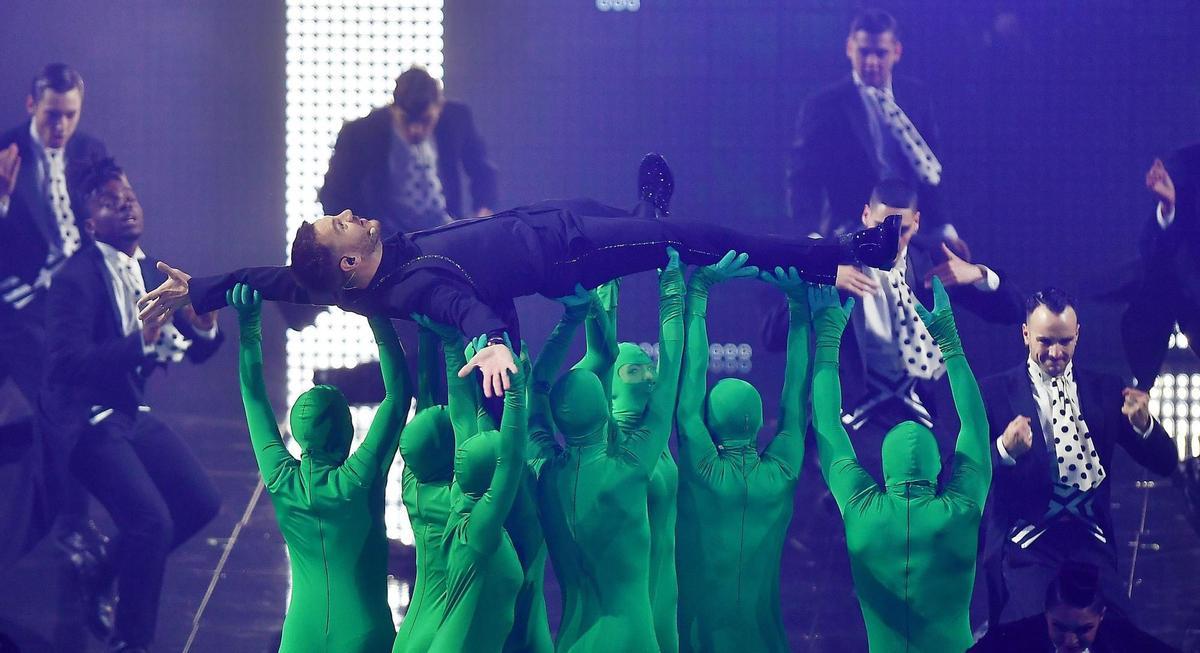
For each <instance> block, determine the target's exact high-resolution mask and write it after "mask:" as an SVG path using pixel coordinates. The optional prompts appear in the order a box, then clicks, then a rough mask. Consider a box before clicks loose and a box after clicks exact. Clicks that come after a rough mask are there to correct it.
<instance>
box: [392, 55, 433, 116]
mask: <svg viewBox="0 0 1200 653" xmlns="http://www.w3.org/2000/svg"><path fill="white" fill-rule="evenodd" d="M392 101H393V102H395V103H396V106H398V107H400V110H401V111H403V112H404V115H406V116H409V117H413V118H415V117H419V116H421V115H422V114H424V113H425V111H426V110H427V109H429V106H430V105H432V104H437V103H438V102H441V101H442V84H441V82H439V81H438V80H436V79H434V78H433V76H432V75H430V74H429V73H428V72H426V71H425V69H424V68H421V67H420V66H413V67H412V68H409V69H408V70H406V71H404V72H402V73H400V76H399V77H397V78H396V90H394V91H392Z"/></svg>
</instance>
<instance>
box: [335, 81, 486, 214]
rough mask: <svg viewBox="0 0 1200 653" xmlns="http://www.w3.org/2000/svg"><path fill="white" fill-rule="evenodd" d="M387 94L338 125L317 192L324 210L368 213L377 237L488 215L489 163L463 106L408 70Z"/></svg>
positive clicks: (436, 82)
mask: <svg viewBox="0 0 1200 653" xmlns="http://www.w3.org/2000/svg"><path fill="white" fill-rule="evenodd" d="M392 97H393V99H394V103H393V104H391V105H388V106H386V107H383V108H380V109H376V110H374V111H372V112H371V113H370V114H368V115H367V116H365V117H363V118H359V119H358V120H353V121H350V122H348V123H346V124H345V125H344V126H343V127H342V131H341V132H340V133H339V134H338V137H337V142H336V143H335V144H334V146H333V157H332V158H331V159H330V160H329V170H328V172H326V173H325V185H324V187H322V188H321V192H320V195H319V197H320V199H321V206H322V208H323V209H324V211H325V213H326V214H328V215H337V214H339V213H341V212H342V211H345V210H346V209H349V210H350V212H351V213H354V214H355V215H369V216H372V217H374V218H377V219H378V220H379V221H380V223H381V225H382V227H383V235H384V236H390V235H392V234H394V233H400V232H408V231H418V230H420V229H428V228H430V227H436V226H438V225H440V224H445V223H446V222H447V221H449V220H450V219H457V218H474V217H479V216H484V215H488V214H489V213H491V212H492V209H493V208H495V207H496V192H497V191H496V166H495V165H493V164H492V162H491V161H489V160H488V156H487V147H486V145H485V144H484V142H483V138H482V137H481V136H480V135H479V131H478V130H477V129H476V128H475V121H474V119H473V118H472V117H471V110H470V109H469V108H468V107H467V105H465V104H462V103H460V102H452V101H448V100H446V99H445V98H444V97H443V95H442V87H441V83H440V82H438V81H437V80H436V79H434V78H433V77H431V76H430V75H429V73H427V72H425V70H424V69H422V68H416V67H414V68H409V69H408V70H406V71H404V72H403V73H402V74H401V75H400V77H399V78H397V79H396V89H395V91H394V92H393V94H392ZM431 135H432V137H433V138H430V136H431ZM464 172H465V173H466V176H467V179H468V180H469V182H470V188H469V190H470V196H471V203H470V204H469V205H465V206H469V207H470V210H469V211H466V210H464V208H465V206H464V204H463V180H462V175H463V173H464Z"/></svg>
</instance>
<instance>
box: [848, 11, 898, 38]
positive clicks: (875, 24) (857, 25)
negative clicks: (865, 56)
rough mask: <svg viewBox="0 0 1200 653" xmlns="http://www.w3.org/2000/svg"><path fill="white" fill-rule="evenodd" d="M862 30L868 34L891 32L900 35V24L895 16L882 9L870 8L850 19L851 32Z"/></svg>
mask: <svg viewBox="0 0 1200 653" xmlns="http://www.w3.org/2000/svg"><path fill="white" fill-rule="evenodd" d="M860 30H861V31H863V32H866V33H867V34H883V33H885V32H891V33H892V35H893V36H896V37H899V36H900V26H899V25H898V24H897V23H896V18H895V16H892V15H891V14H889V13H888V12H886V11H884V10H882V9H874V8H868V9H863V10H862V11H859V12H858V13H857V14H855V15H854V20H852V21H850V33H851V34H854V33H855V32H857V31H860Z"/></svg>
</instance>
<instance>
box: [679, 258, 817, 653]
mask: <svg viewBox="0 0 1200 653" xmlns="http://www.w3.org/2000/svg"><path fill="white" fill-rule="evenodd" d="M731 254H732V252H731ZM737 260H738V259H732V258H731V257H729V256H727V257H726V258H725V259H723V260H722V261H721V262H720V263H718V264H716V265H713V266H709V267H707V268H702V269H700V270H698V271H697V272H696V273H694V274H693V275H692V278H691V281H690V282H689V285H688V295H687V311H686V316H685V324H686V328H687V348H686V350H685V353H684V366H683V381H682V384H681V386H680V389H679V407H678V409H677V412H676V419H677V420H678V432H679V461H680V473H679V476H680V487H679V553H678V560H679V566H680V568H681V569H686V570H687V573H684V574H682V575H681V576H680V579H679V636H680V649H681V650H683V651H704V652H742V651H747V652H748V651H756V652H757V651H788V650H789V648H788V642H787V634H786V632H785V631H784V627H783V618H782V615H781V611H780V605H779V565H780V559H781V557H782V555H783V545H784V541H785V539H786V537H787V529H788V523H789V522H790V521H791V519H792V504H793V497H794V496H795V493H796V484H797V482H798V481H799V479H800V469H801V464H802V463H803V462H804V434H805V429H806V428H807V423H808V415H807V403H808V396H809V385H810V381H811V377H810V374H811V368H810V360H811V356H810V354H809V347H810V343H809V340H810V332H811V328H810V318H809V313H808V300H807V295H806V293H807V284H806V283H804V282H803V281H801V280H800V278H799V276H798V275H794V276H792V277H790V278H789V277H788V276H787V274H786V273H784V272H783V271H782V270H779V271H778V277H777V278H772V279H773V280H774V281H775V282H776V283H778V284H779V285H780V286H782V287H783V289H784V291H785V292H786V293H787V296H788V307H789V312H790V318H791V323H790V327H789V329H788V345H787V366H786V371H785V377H784V382H783V396H782V397H781V398H780V401H779V427H778V431H777V432H776V434H775V437H774V438H773V439H772V440H771V442H770V444H768V445H767V447H766V449H765V450H763V452H762V453H759V451H758V447H757V435H758V431H759V429H760V428H761V427H762V423H763V416H762V398H761V397H760V396H759V394H758V392H757V391H756V390H755V389H754V387H753V386H751V385H750V384H749V383H746V382H745V381H743V380H741V379H733V378H727V379H722V380H721V381H719V382H718V383H717V384H716V385H715V386H713V389H712V391H711V392H709V393H708V401H707V402H705V400H704V395H705V390H706V389H707V381H706V378H707V371H708V362H709V349H708V332H707V329H706V328H705V315H706V310H707V301H708V291H709V287H710V286H711V285H712V284H713V283H714V282H717V281H721V280H724V279H727V278H733V277H738V276H744V275H743V274H741V273H740V272H739V269H738V266H737V265H736V261H737ZM741 269H742V270H747V269H749V270H751V271H753V268H741Z"/></svg>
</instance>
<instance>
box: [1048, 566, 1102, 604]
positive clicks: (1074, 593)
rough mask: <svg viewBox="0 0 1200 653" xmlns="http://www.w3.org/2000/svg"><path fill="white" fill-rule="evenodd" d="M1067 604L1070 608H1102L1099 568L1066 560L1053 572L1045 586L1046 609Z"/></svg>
mask: <svg viewBox="0 0 1200 653" xmlns="http://www.w3.org/2000/svg"><path fill="white" fill-rule="evenodd" d="M1059 605H1069V606H1071V607H1072V608H1080V609H1088V608H1090V609H1091V610H1092V611H1094V612H1099V611H1100V610H1101V609H1103V608H1104V594H1103V593H1102V592H1101V591H1100V570H1099V569H1098V568H1097V567H1096V565H1093V564H1090V563H1087V562H1077V561H1073V560H1068V561H1066V562H1064V563H1063V564H1062V566H1061V567H1059V569H1058V573H1057V574H1055V576H1054V580H1052V581H1050V585H1049V586H1048V587H1046V609H1047V610H1049V609H1051V608H1053V607H1055V606H1059Z"/></svg>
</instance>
